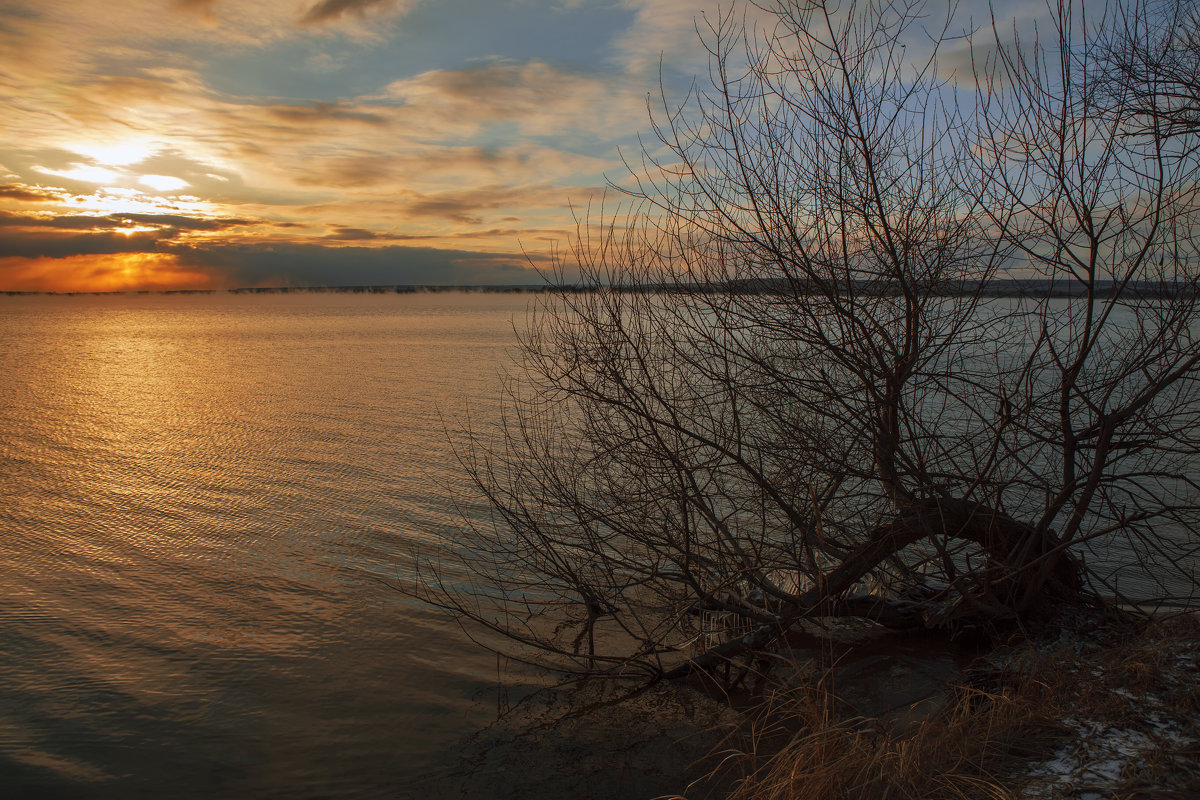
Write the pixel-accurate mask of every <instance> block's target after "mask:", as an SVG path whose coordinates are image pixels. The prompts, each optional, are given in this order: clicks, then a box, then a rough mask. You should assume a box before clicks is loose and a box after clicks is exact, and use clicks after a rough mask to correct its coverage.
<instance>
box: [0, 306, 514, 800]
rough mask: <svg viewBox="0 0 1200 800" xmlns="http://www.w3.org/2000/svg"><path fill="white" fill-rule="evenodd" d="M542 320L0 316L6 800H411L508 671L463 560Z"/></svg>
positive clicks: (372, 309)
mask: <svg viewBox="0 0 1200 800" xmlns="http://www.w3.org/2000/svg"><path fill="white" fill-rule="evenodd" d="M527 303H528V296H521V295H498V294H421V295H383V296H377V295H336V294H311V295H269V296H252V297H250V296H234V295H223V294H221V295H210V296H158V295H145V296H142V295H134V296H102V297H21V298H0V381H2V384H0V385H2V386H3V394H2V395H0V534H2V536H3V539H2V540H0V541H2V543H0V553H2V557H0V779H2V780H3V782H4V786H5V788H4V795H5V796H6V797H14V796H16V797H23V796H29V797H54V796H63V797H128V796H170V797H184V798H186V797H217V796H220V797H246V796H255V797H273V796H278V797H289V798H295V797H329V796H348V797H349V796H353V797H371V796H388V797H397V796H400V797H403V796H407V794H408V792H407V791H406V789H405V787H408V786H412V785H414V782H416V781H418V780H419V779H421V778H422V777H423V776H424V775H426V773H428V772H430V771H436V770H438V769H445V768H446V767H447V765H448V764H450V763H452V758H453V754H454V748H455V746H456V743H457V742H458V741H459V740H460V739H461V738H462V737H463V736H464V735H466V734H468V733H470V732H471V731H472V730H474V729H476V728H477V727H479V726H480V725H481V724H483V723H485V722H486V721H487V720H488V719H489V715H491V716H494V699H492V700H491V701H490V702H491V703H492V705H490V706H489V697H490V695H489V690H491V689H493V688H494V685H495V681H496V662H495V660H494V657H492V656H490V655H489V654H487V653H485V652H483V651H481V650H479V649H478V648H476V647H474V646H472V645H471V644H469V643H468V642H466V641H465V639H464V637H463V636H462V634H461V633H460V632H459V631H458V629H457V627H455V626H454V625H453V624H451V623H449V622H448V620H447V619H446V618H445V617H444V616H443V615H441V614H439V613H438V612H436V611H432V610H430V609H427V608H424V607H422V606H421V605H420V604H417V603H414V602H412V601H411V600H409V599H407V598H406V597H405V596H404V595H403V594H402V593H400V592H398V591H396V590H395V589H394V588H392V586H390V585H389V584H394V583H403V582H404V581H405V579H406V578H407V577H409V565H410V563H411V554H412V551H413V549H414V547H418V546H429V545H431V544H434V543H436V541H437V540H438V539H439V537H444V536H452V535H453V532H454V529H455V527H454V526H455V524H456V521H457V513H458V512H457V511H456V509H455V508H454V505H453V500H454V498H456V497H461V496H462V495H463V494H464V493H463V491H462V490H463V489H464V484H463V477H462V475H461V472H460V470H459V469H458V467H457V464H456V461H455V459H454V456H453V448H454V446H455V445H456V444H457V445H461V444H462V442H463V436H464V429H465V428H464V426H465V417H464V416H463V411H464V409H466V408H470V409H471V411H472V415H473V416H474V417H476V418H487V416H488V414H492V415H494V414H495V403H496V402H497V399H498V396H499V381H498V378H497V375H498V371H499V369H500V366H501V364H502V362H503V360H504V358H505V353H506V348H508V347H509V346H510V345H511V344H512V342H513V333H512V326H511V320H512V319H513V317H514V315H515V316H517V317H518V318H519V317H521V315H522V314H523V312H524V309H525V308H526V305H527Z"/></svg>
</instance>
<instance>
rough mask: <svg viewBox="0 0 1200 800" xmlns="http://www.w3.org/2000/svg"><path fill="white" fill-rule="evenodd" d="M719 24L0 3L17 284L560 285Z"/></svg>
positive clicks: (6, 248) (5, 225)
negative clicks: (704, 39) (561, 254)
mask: <svg viewBox="0 0 1200 800" xmlns="http://www.w3.org/2000/svg"><path fill="white" fill-rule="evenodd" d="M714 7H715V4H714ZM704 11H705V8H704V2H703V0H243V1H240V2H235V0H123V1H122V2H119V3H114V2H111V0H0V105H2V109H0V110H2V113H0V291H114V290H115V291H125V290H132V289H150V290H159V289H211V288H231V287H238V286H311V285H334V286H343V285H363V284H441V285H467V284H528V283H539V282H541V278H540V276H539V274H538V272H537V270H536V269H535V268H536V267H544V266H545V265H546V264H547V263H548V262H547V258H548V256H549V254H550V253H551V252H552V251H553V250H554V248H556V247H557V248H559V249H560V250H561V249H562V248H563V247H564V246H565V245H566V243H567V242H568V240H569V238H570V235H571V233H572V232H573V231H574V229H575V224H576V223H575V219H576V218H577V217H578V216H579V215H580V214H584V213H586V209H587V207H588V204H589V203H593V204H596V203H599V202H600V201H601V198H602V196H603V195H602V193H603V191H604V187H605V186H606V184H607V183H608V182H615V183H621V182H622V181H623V180H627V179H628V173H627V171H626V169H625V167H624V166H623V165H622V153H623V154H624V155H625V156H626V157H633V158H637V157H638V155H639V153H640V147H641V145H640V144H639V141H643V142H644V141H646V134H647V132H648V131H649V130H650V126H649V121H648V120H649V117H648V110H647V103H648V102H657V98H658V94H659V86H660V82H661V84H662V85H663V86H665V87H666V88H667V91H668V92H669V93H672V94H675V95H677V96H678V95H681V94H682V92H683V91H684V90H685V89H686V87H687V85H688V83H689V81H690V79H691V76H693V75H696V74H697V73H703V71H704V70H705V64H706V60H705V54H704V51H703V49H702V48H701V47H700V45H699V43H698V40H697V35H696V25H697V23H698V21H700V22H701V23H702V20H703V16H702V13H704ZM709 13H711V10H710V12H709ZM639 133H640V134H641V135H642V139H641V140H639Z"/></svg>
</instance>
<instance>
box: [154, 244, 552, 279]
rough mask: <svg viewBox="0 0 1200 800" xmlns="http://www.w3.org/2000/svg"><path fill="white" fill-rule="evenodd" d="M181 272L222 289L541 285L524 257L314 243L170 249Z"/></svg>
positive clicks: (493, 253) (463, 251) (430, 248)
mask: <svg viewBox="0 0 1200 800" xmlns="http://www.w3.org/2000/svg"><path fill="white" fill-rule="evenodd" d="M171 252H173V253H174V254H175V255H176V256H177V258H178V263H179V265H180V266H181V267H184V268H189V269H194V270H198V271H201V272H204V273H205V274H216V275H220V276H221V281H222V282H223V283H225V284H226V285H230V286H233V285H244V286H283V285H309V286H371V285H389V286H390V285H397V284H402V285H438V286H443V285H456V284H457V285H477V284H485V283H494V284H510V285H512V284H533V283H542V279H541V277H540V276H539V275H538V273H537V272H536V271H534V270H532V269H530V268H529V267H528V265H527V262H526V260H525V258H524V256H521V255H518V254H512V253H497V252H483V253H478V252H471V251H466V250H445V249H438V248H433V247H408V246H401V245H393V246H388V247H353V246H346V247H333V246H326V245H323V244H318V243H291V244H277V245H272V246H270V247H266V248H264V247H262V246H260V245H257V244H224V245H213V246H206V247H197V248H175V249H173V250H172V251H171Z"/></svg>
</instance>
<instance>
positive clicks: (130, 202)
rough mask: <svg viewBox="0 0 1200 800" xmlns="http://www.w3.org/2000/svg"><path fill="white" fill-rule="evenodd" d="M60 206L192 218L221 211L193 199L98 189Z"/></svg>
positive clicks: (102, 211)
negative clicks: (177, 215) (93, 192)
mask: <svg viewBox="0 0 1200 800" xmlns="http://www.w3.org/2000/svg"><path fill="white" fill-rule="evenodd" d="M64 205H66V206H69V207H71V208H74V209H77V210H79V211H81V212H85V213H86V212H91V213H100V214H186V215H189V216H194V217H209V216H218V215H220V214H221V213H222V212H221V209H220V208H219V207H218V206H215V205H214V204H212V203H207V202H204V201H200V200H198V199H196V198H191V199H184V198H182V197H174V198H164V197H154V196H153V195H148V194H143V193H141V192H139V191H138V190H136V189H100V190H99V191H97V192H96V193H95V194H91V195H75V196H74V197H72V198H71V199H70V200H69V201H67V202H65V203H64Z"/></svg>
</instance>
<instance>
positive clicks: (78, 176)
mask: <svg viewBox="0 0 1200 800" xmlns="http://www.w3.org/2000/svg"><path fill="white" fill-rule="evenodd" d="M34 169H36V170H37V171H38V172H42V173H45V174H46V175H55V176H57V177H59V178H68V179H69V180H73V181H85V182H86V183H113V182H115V181H117V180H120V178H121V174H120V173H119V172H113V171H112V170H111V169H105V168H104V167H89V166H84V165H76V166H72V167H71V169H50V167H34Z"/></svg>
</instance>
